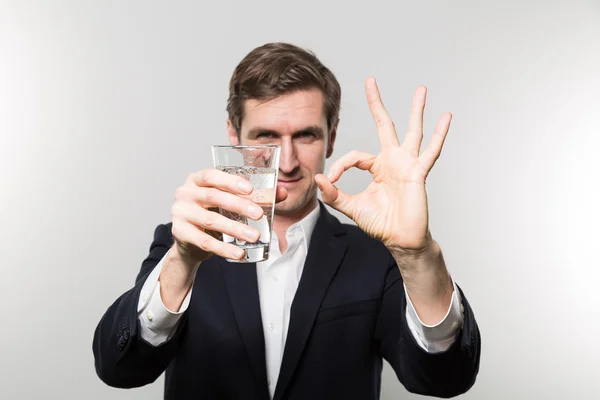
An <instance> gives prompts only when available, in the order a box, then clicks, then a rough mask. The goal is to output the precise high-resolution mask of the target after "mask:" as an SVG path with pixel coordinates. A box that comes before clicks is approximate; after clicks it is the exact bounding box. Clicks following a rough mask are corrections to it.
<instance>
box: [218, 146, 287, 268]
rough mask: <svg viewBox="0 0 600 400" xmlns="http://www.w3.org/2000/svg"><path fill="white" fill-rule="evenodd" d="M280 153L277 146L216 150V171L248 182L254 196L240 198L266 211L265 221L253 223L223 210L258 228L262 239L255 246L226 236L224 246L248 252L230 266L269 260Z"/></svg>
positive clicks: (230, 215)
mask: <svg viewBox="0 0 600 400" xmlns="http://www.w3.org/2000/svg"><path fill="white" fill-rule="evenodd" d="M280 151H281V148H280V146H277V145H248V146H230V145H214V146H212V154H213V162H214V167H215V168H216V169H218V170H220V171H224V172H227V173H229V174H233V175H237V176H241V177H243V178H244V179H247V180H248V181H249V182H250V184H251V185H252V186H253V190H252V193H250V194H249V195H242V196H240V197H246V198H248V199H250V200H252V201H253V202H254V203H256V204H258V205H259V206H260V207H262V209H263V211H264V213H263V216H262V218H261V219H259V220H253V219H251V218H246V217H245V216H242V215H239V214H236V213H233V212H231V211H229V210H224V209H222V208H219V213H220V214H221V215H223V216H225V217H227V218H230V219H232V220H234V221H238V222H241V223H242V224H246V225H249V226H251V227H253V228H256V229H257V230H258V231H259V232H260V237H259V239H258V240H257V241H256V242H254V243H250V242H246V241H244V240H240V239H237V238H235V237H233V236H230V235H226V234H223V239H222V240H223V241H224V242H226V243H231V244H233V245H235V246H237V247H239V248H241V249H244V250H245V252H244V253H245V254H244V257H242V259H240V260H232V259H227V261H229V262H241V263H253V262H258V261H265V260H267V259H268V258H269V247H270V245H271V235H272V233H273V209H274V207H275V192H276V185H277V175H278V171H279V156H280Z"/></svg>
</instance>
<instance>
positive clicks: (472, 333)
mask: <svg viewBox="0 0 600 400" xmlns="http://www.w3.org/2000/svg"><path fill="white" fill-rule="evenodd" d="M456 288H457V289H458V291H459V293H460V299H461V306H462V307H461V308H462V309H463V310H464V311H463V315H464V321H463V324H462V327H461V328H460V329H459V330H458V331H457V332H456V337H455V339H454V341H453V342H452V344H451V345H450V346H449V347H448V348H447V349H446V350H444V351H441V352H434V353H431V352H427V351H426V350H425V349H423V348H422V347H421V346H419V344H418V343H417V341H416V340H415V337H414V336H413V334H412V333H411V330H410V328H409V326H408V322H407V318H406V308H407V298H406V295H405V290H404V284H403V281H402V277H401V275H400V271H399V269H398V267H397V265H396V263H395V262H390V265H389V267H388V270H387V276H386V282H385V288H384V294H383V296H382V300H381V307H380V310H379V315H378V317H377V326H376V332H375V334H376V339H377V344H378V346H379V348H380V352H381V355H382V357H383V358H384V359H385V360H386V361H388V362H389V363H390V365H391V366H392V368H393V369H394V371H395V373H396V376H397V377H398V379H399V380H400V382H401V383H402V384H403V385H404V387H405V388H406V389H407V390H408V391H409V392H412V393H416V394H421V395H427V396H435V397H441V398H450V397H454V396H457V395H460V394H462V393H465V392H467V391H468V390H469V389H470V388H471V387H472V386H473V384H474V383H475V379H476V377H477V374H478V372H479V362H480V352H481V337H480V332H479V328H478V326H477V322H476V321H475V316H474V314H473V310H472V309H471V307H470V305H469V303H468V301H467V298H466V296H465V294H464V293H463V291H462V289H461V288H460V287H459V286H458V285H456Z"/></svg>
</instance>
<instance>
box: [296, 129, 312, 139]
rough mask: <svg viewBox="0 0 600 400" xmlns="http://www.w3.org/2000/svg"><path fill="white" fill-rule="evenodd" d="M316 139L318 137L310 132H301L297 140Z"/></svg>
mask: <svg viewBox="0 0 600 400" xmlns="http://www.w3.org/2000/svg"><path fill="white" fill-rule="evenodd" d="M316 137H317V136H316V135H315V134H314V133H312V132H310V131H305V132H300V133H299V134H298V135H297V138H299V139H309V140H310V139H315V138H316Z"/></svg>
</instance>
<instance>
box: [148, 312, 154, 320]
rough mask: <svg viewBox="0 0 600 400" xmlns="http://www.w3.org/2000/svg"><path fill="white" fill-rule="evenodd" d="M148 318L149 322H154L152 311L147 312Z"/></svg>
mask: <svg viewBox="0 0 600 400" xmlns="http://www.w3.org/2000/svg"><path fill="white" fill-rule="evenodd" d="M146 317H148V321H152V318H154V315H153V314H152V311H150V310H148V311H146Z"/></svg>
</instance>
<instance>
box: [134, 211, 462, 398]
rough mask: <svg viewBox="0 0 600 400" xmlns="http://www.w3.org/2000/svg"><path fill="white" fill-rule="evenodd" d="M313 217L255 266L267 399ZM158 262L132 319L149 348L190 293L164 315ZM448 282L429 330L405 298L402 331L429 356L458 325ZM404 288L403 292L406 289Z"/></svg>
mask: <svg viewBox="0 0 600 400" xmlns="http://www.w3.org/2000/svg"><path fill="white" fill-rule="evenodd" d="M319 213H320V208H319V207H318V206H317V207H316V208H315V209H314V210H313V211H312V212H311V213H310V214H309V215H307V216H306V217H305V218H304V219H302V220H301V221H299V222H297V223H295V224H293V225H291V226H290V227H289V228H288V230H287V232H286V238H287V242H288V246H287V249H286V251H285V252H284V254H281V252H280V250H279V240H278V238H277V235H276V234H275V232H273V235H272V237H271V248H270V255H269V260H267V261H263V262H258V263H256V274H257V278H258V279H257V280H258V291H259V299H260V311H261V317H262V324H263V331H264V335H265V360H266V367H267V379H268V385H269V392H270V394H271V398H272V397H273V393H274V391H275V385H276V382H277V378H278V376H279V368H280V365H281V360H282V357H283V349H284V348H285V340H286V337H287V332H288V326H289V322H290V310H291V306H292V301H293V299H294V295H295V294H296V289H297V288H298V283H299V282H300V277H301V276H302V270H303V268H304V261H305V259H306V256H307V253H308V245H309V243H310V237H311V235H312V232H313V229H314V227H315V225H316V223H317V220H318V218H319ZM165 257H166V256H165ZM164 259H165V258H163V260H161V261H160V262H159V263H158V264H157V265H156V267H155V268H154V270H153V271H152V272H151V274H150V275H149V276H148V278H147V279H146V282H145V283H144V286H143V288H142V293H141V296H140V301H139V305H138V316H139V319H140V322H141V324H140V325H141V332H140V334H141V336H142V338H143V339H145V340H146V341H148V342H149V343H151V344H152V345H154V346H158V345H160V344H161V343H163V342H165V341H166V340H168V339H169V338H170V337H171V335H172V334H173V333H174V332H175V330H176V329H177V323H178V321H179V319H180V317H181V315H182V314H183V313H184V312H185V311H186V310H187V308H188V306H189V302H190V296H191V292H192V290H191V289H190V291H189V293H188V294H187V296H186V297H185V299H184V302H183V304H182V306H181V308H180V309H179V310H178V311H177V312H172V311H169V310H168V309H167V308H166V307H165V306H164V304H163V302H162V299H161V297H160V282H158V278H159V276H160V271H161V268H162V265H163V261H164ZM200 268H202V267H200ZM452 283H453V285H454V293H453V295H452V301H451V303H450V307H449V308H448V311H447V313H446V316H445V317H444V318H443V319H442V321H440V322H439V323H438V324H436V325H434V326H428V325H425V324H423V323H422V322H421V320H420V319H419V316H418V315H417V313H416V311H415V309H414V307H413V305H412V302H411V301H410V297H409V296H408V293H407V294H406V297H407V300H408V301H407V303H408V306H407V308H406V319H407V323H408V327H409V329H410V331H411V333H412V335H413V336H414V338H415V339H416V341H417V343H418V344H419V345H420V346H421V347H422V348H423V349H424V350H425V351H428V352H431V353H435V352H441V351H444V350H446V349H447V348H448V347H449V346H450V345H451V344H452V343H453V341H454V339H455V336H456V332H457V330H458V329H459V328H460V327H462V323H463V313H462V311H463V309H462V306H461V299H460V293H459V292H458V290H457V288H456V284H455V283H454V281H453V282H452ZM404 289H405V291H406V287H405V288H404Z"/></svg>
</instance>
